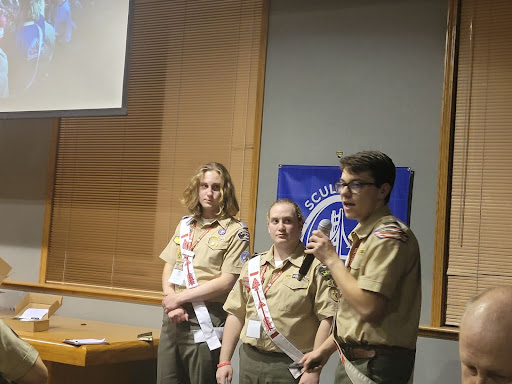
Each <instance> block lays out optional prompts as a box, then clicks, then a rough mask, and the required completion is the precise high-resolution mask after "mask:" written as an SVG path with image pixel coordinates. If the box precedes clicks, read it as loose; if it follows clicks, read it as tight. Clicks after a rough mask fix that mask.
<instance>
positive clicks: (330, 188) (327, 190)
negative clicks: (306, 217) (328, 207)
mask: <svg viewBox="0 0 512 384" xmlns="http://www.w3.org/2000/svg"><path fill="white" fill-rule="evenodd" d="M318 194H320V197H319V196H318ZM331 195H338V193H337V192H336V190H335V189H334V185H333V184H327V185H324V186H323V187H321V188H319V189H318V191H315V192H313V193H312V194H311V198H310V199H311V201H310V200H306V202H305V203H304V206H305V207H306V208H307V209H309V210H310V211H311V210H313V208H314V207H315V204H318V203H319V202H320V201H322V197H323V198H326V197H328V196H331ZM313 203H315V204H313Z"/></svg>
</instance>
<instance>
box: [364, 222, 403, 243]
mask: <svg viewBox="0 0 512 384" xmlns="http://www.w3.org/2000/svg"><path fill="white" fill-rule="evenodd" d="M373 234H374V235H375V236H377V237H378V238H379V239H395V240H399V241H401V242H402V243H406V242H407V240H409V236H408V235H407V233H406V232H405V231H404V229H403V228H402V227H401V226H400V224H398V223H397V222H388V223H385V225H384V226H383V227H380V228H377V229H376V230H375V231H374V232H373Z"/></svg>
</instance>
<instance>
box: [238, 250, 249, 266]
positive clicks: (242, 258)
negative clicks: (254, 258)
mask: <svg viewBox="0 0 512 384" xmlns="http://www.w3.org/2000/svg"><path fill="white" fill-rule="evenodd" d="M250 258H251V254H250V253H249V252H247V251H245V252H242V254H241V255H240V261H241V262H242V264H245V262H246V261H247V260H249V259H250Z"/></svg>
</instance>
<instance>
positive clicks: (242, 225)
mask: <svg viewBox="0 0 512 384" xmlns="http://www.w3.org/2000/svg"><path fill="white" fill-rule="evenodd" d="M234 220H235V221H236V222H237V223H238V224H239V225H240V226H241V227H242V229H248V228H249V227H248V226H247V225H246V224H245V223H244V222H243V221H240V220H238V219H234Z"/></svg>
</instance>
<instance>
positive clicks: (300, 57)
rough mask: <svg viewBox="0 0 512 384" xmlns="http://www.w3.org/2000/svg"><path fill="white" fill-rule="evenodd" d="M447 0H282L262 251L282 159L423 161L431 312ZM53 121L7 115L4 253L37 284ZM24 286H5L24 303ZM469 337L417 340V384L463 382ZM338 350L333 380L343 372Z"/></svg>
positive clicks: (325, 379)
mask: <svg viewBox="0 0 512 384" xmlns="http://www.w3.org/2000/svg"><path fill="white" fill-rule="evenodd" d="M446 3H447V2H446V0H358V1H353V0H315V1H311V0H308V1H306V0H271V9H270V20H269V38H268V53H267V70H266V83H265V84H266V85H265V100H264V113H263V132H262V146H261V161H260V180H259V189H258V190H259V194H258V202H257V203H258V204H257V207H258V208H257V223H256V236H255V250H256V251H263V250H265V249H267V248H268V246H269V244H270V241H269V239H268V235H267V231H266V228H265V213H266V210H267V208H268V207H269V206H270V204H271V203H272V202H273V201H274V199H275V195H276V186H277V184H276V182H277V169H278V165H279V164H316V165H337V158H336V151H338V150H342V151H344V152H345V153H353V152H356V151H359V150H362V149H379V150H382V151H384V152H386V153H387V154H389V155H390V156H391V157H392V158H393V160H394V161H395V163H396V165H397V166H410V167H412V169H413V170H414V171H415V179H414V188H413V202H412V213H411V227H412V229H413V230H414V231H415V233H416V235H417V237H418V240H419V243H420V247H421V252H422V276H423V306H422V316H421V322H422V323H423V324H428V323H429V319H430V304H431V300H430V295H431V286H432V255H433V244H434V219H435V200H436V182H437V179H436V177H437V154H438V141H439V124H440V112H441V92H442V78H443V58H444V34H445V28H446V27H445V23H446V9H447V4H446ZM51 126H52V120H49V119H34V120H9V121H2V120H0V257H3V258H4V259H5V260H7V261H8V262H9V263H10V264H11V265H12V266H13V267H14V271H15V272H14V274H13V275H12V276H11V277H10V279H12V280H19V281H31V282H36V281H37V279H38V273H39V257H40V251H41V249H40V245H41V234H42V233H41V231H42V223H43V214H44V198H45V190H46V176H47V166H48V156H49V143H50V134H51ZM22 294H23V293H20V292H16V291H8V292H7V293H4V294H1V295H0V306H11V305H13V304H14V303H15V302H16V301H17V300H18V299H19V297H20V296H21V295H22ZM58 314H59V315H63V316H74V317H81V318H86V319H96V320H103V321H112V322H119V323H127V324H136V325H141V326H147V327H159V324H160V319H161V311H160V308H159V307H158V306H152V305H141V304H133V303H124V302H117V301H108V300H95V299H87V298H80V297H69V296H67V297H65V298H64V303H63V306H62V308H61V309H60V310H59V312H58ZM457 348H458V344H457V343H456V342H451V341H441V340H435V339H423V338H421V339H420V340H419V342H418V356H417V364H416V369H415V383H419V384H434V383H435V384H453V383H457V382H460V372H459V370H460V369H459V363H458V354H457ZM335 364H336V360H335V358H332V359H331V361H330V362H329V365H328V367H326V369H325V370H324V373H323V374H322V383H331V382H332V379H331V377H332V373H333V370H334V366H335Z"/></svg>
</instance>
